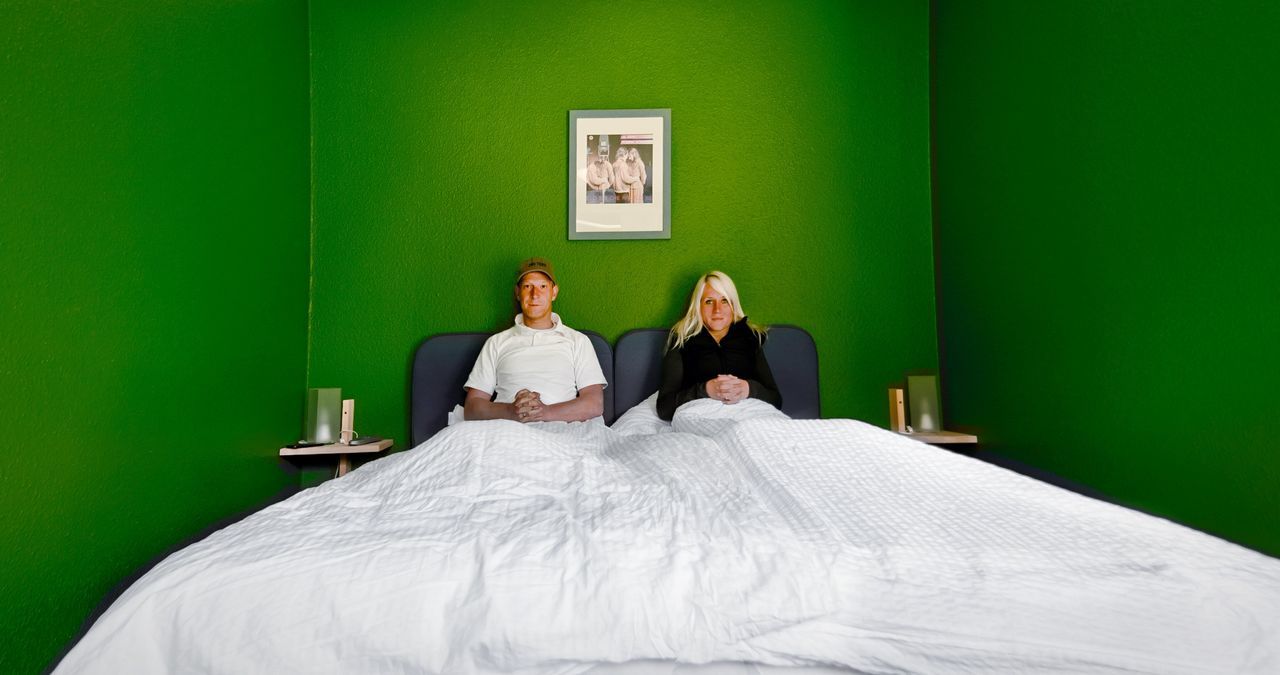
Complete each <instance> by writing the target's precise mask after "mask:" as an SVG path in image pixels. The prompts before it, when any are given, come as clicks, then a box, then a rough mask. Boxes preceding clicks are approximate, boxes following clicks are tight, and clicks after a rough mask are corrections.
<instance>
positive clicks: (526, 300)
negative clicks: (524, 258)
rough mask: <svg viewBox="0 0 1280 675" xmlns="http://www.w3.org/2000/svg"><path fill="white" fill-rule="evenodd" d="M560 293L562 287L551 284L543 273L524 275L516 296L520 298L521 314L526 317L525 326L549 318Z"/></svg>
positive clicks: (517, 286)
mask: <svg viewBox="0 0 1280 675" xmlns="http://www.w3.org/2000/svg"><path fill="white" fill-rule="evenodd" d="M559 292H560V287H559V286H556V285H555V284H553V283H551V279H550V278H549V277H548V276H547V275H545V274H543V273H542V272H530V273H528V274H526V275H524V278H522V279H521V280H520V282H519V283H518V284H516V295H517V296H518V297H519V298H520V313H521V314H523V315H524V322H525V324H526V325H527V324H529V323H530V322H531V321H541V320H543V319H546V318H549V317H550V316H551V303H552V301H554V300H555V299H556V294H557V293H559Z"/></svg>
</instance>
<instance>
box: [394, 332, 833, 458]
mask: <svg viewBox="0 0 1280 675" xmlns="http://www.w3.org/2000/svg"><path fill="white" fill-rule="evenodd" d="M581 332H582V333H584V334H585V335H586V336H587V337H589V338H591V346H592V347H595V350H596V358H598V359H599V360H600V369H601V370H603V371H604V377H605V380H606V381H608V382H609V386H608V387H605V390H604V421H605V423H607V424H612V423H613V421H614V420H615V419H616V418H617V416H618V415H621V414H622V413H624V412H626V411H627V410H630V409H631V408H632V407H633V406H635V405H636V404H637V403H639V402H641V401H643V400H644V399H645V398H647V397H648V396H649V395H650V394H652V393H653V392H655V391H657V390H658V382H659V380H660V379H661V373H662V354H663V351H664V349H665V346H666V339H667V330H666V329H665V328H637V329H635V330H632V331H628V332H627V333H625V334H623V336H622V337H621V338H619V339H618V345H617V348H616V350H615V349H614V348H612V347H610V345H609V342H608V341H607V340H605V339H604V336H602V335H600V334H599V333H597V332H595V331H590V330H584V331H581ZM489 336H490V333H442V334H440V335H433V336H431V337H429V338H427V339H426V340H423V342H422V344H421V345H419V346H418V349H417V352H416V353H415V354H414V357H413V374H412V380H411V382H410V394H409V420H410V431H411V434H412V437H413V445H412V446H411V447H417V445H418V444H420V443H422V442H423V441H425V440H427V439H428V438H430V437H431V436H432V435H433V434H435V433H436V432H437V431H439V430H441V429H443V428H444V427H445V424H446V421H447V417H448V413H449V411H450V410H452V409H453V407H454V406H456V405H458V404H460V403H462V400H463V398H465V397H466V392H464V391H463V388H462V385H463V384H465V383H466V381H467V375H468V374H470V372H471V367H472V365H474V364H475V361H476V357H477V356H478V355H479V354H480V348H481V347H483V346H484V341H485V340H487V339H489ZM764 353H765V358H767V359H768V360H769V367H770V369H772V370H773V377H774V379H775V380H776V381H777V382H778V389H779V391H780V392H781V393H782V411H783V412H785V413H786V414H788V415H790V416H791V417H794V418H797V419H817V418H818V417H821V416H822V407H821V401H820V397H819V392H818V349H817V347H816V346H815V344H814V342H813V336H811V335H809V333H808V331H806V330H804V329H803V328H799V327H796V326H786V325H780V326H773V327H771V328H770V329H769V334H768V339H766V340H765V343H764Z"/></svg>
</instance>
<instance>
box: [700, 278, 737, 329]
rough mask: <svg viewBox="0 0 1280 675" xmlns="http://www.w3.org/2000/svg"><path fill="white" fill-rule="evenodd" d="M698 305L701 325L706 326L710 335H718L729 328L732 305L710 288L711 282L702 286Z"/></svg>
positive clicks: (719, 293) (731, 321) (731, 318)
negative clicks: (700, 300) (700, 299)
mask: <svg viewBox="0 0 1280 675" xmlns="http://www.w3.org/2000/svg"><path fill="white" fill-rule="evenodd" d="M698 307H699V310H700V312H699V313H700V314H701V315H702V325H704V326H706V327H707V331H708V332H710V333H711V334H712V335H715V336H717V337H719V336H720V335H723V334H724V333H725V332H727V331H728V330H729V325H730V324H732V323H733V305H732V304H730V302H729V298H726V297H724V294H722V293H721V292H720V291H717V290H716V289H714V288H712V287H711V284H705V285H704V286H703V287H702V302H701V303H700V304H699V305H698Z"/></svg>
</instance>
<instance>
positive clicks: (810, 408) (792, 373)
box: [612, 325, 822, 419]
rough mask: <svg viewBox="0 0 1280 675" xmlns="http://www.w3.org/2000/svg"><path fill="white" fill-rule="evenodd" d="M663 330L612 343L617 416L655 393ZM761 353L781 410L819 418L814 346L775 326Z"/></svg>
mask: <svg viewBox="0 0 1280 675" xmlns="http://www.w3.org/2000/svg"><path fill="white" fill-rule="evenodd" d="M666 341H667V330H666V329H664V328H638V329H636V330H633V331H629V332H627V333H626V334H624V335H623V336H622V337H621V338H619V339H618V348H617V349H616V350H615V352H614V364H613V365H614V375H615V381H614V384H613V387H612V388H613V390H614V391H613V404H614V409H615V410H617V411H618V414H622V413H624V412H626V411H628V410H630V409H631V408H632V406H634V405H635V404H637V403H639V402H641V401H643V400H644V399H646V398H648V397H649V395H650V394H652V393H653V392H655V391H657V390H658V381H659V380H660V379H661V376H662V354H663V350H664V348H665V346H666ZM764 355H765V358H766V359H768V360H769V369H770V370H772V371H773V379H774V380H776V381H777V383H778V390H779V391H780V392H781V393H782V412H784V413H786V414H788V415H790V416H791V417H794V418H796V419H817V418H819V417H821V416H822V403H821V398H820V395H819V391H818V348H817V346H816V345H815V344H814V342H813V336H811V335H809V332H808V331H806V330H805V329H803V328H799V327H796V326H787V325H778V326H771V327H770V328H769V334H768V338H767V339H766V340H765V342H764Z"/></svg>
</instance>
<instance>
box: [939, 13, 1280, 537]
mask: <svg viewBox="0 0 1280 675" xmlns="http://www.w3.org/2000/svg"><path fill="white" fill-rule="evenodd" d="M1276 26H1280V4H1276V3H1263V2H1230V3H1200V2H1145V3H1138V2H1124V3H1117V2H1111V1H1109V0H1099V1H1095V2H1082V1H1073V2H1059V3H1046V2H1037V3H1026V2H1020V1H1017V0H1009V1H1006V2H972V1H969V0H965V1H964V2H950V1H939V2H936V3H935V4H934V18H933V40H934V63H935V66H934V71H933V72H934V75H933V92H934V100H933V124H934V143H935V146H934V147H935V155H936V160H935V162H936V163H935V173H934V213H935V232H936V234H935V238H936V255H937V260H938V266H937V268H938V287H939V289H940V292H939V296H938V303H939V319H938V321H939V332H940V338H939V340H940V352H941V354H940V358H941V360H942V368H943V377H944V387H945V392H944V395H945V397H946V402H947V410H948V413H949V417H950V419H951V420H953V421H957V422H960V423H962V424H965V425H968V426H970V427H972V428H975V429H976V430H978V431H979V432H980V433H981V434H982V438H983V444H984V446H985V447H986V448H988V449H990V450H992V451H995V452H999V453H1002V454H1006V455H1010V456H1014V457H1016V458H1019V459H1022V460H1024V461H1026V462H1029V463H1032V464H1035V465H1038V466H1041V467H1043V468H1046V469H1049V470H1051V471H1053V472H1056V473H1058V474H1060V475H1063V476H1066V477H1069V478H1072V479H1075V480H1078V481H1080V482H1083V483H1086V484H1089V485H1092V486H1094V487H1096V488H1098V489H1100V490H1102V491H1103V492H1104V493H1108V494H1110V495H1113V496H1115V497H1117V498H1119V499H1120V500H1121V501H1123V502H1126V503H1128V504H1132V505H1136V506H1138V507H1142V508H1145V509H1149V510H1152V511H1154V512H1157V513H1160V514H1163V515H1166V516H1168V517H1170V518H1173V519H1175V520H1178V521H1181V522H1185V523H1187V524H1189V525H1192V526H1195V527H1199V528H1202V529H1205V530H1207V531H1209V532H1212V533H1216V534H1218V535H1220V536H1223V537H1225V538H1227V539H1231V540H1234V541H1238V542H1241V543H1244V544H1246V545H1249V546H1252V547H1255V548H1258V549H1260V550H1262V551H1265V552H1268V553H1271V554H1280V525H1278V524H1280V440H1278V439H1280V436H1277V434H1276V429H1275V422H1276V414H1277V412H1280V394H1278V393H1277V392H1280V388H1277V382H1276V376H1277V374H1280V349H1277V345H1280V310H1278V308H1280V265H1277V262H1276V261H1277V251H1278V250H1280V200H1277V197H1276V195H1277V189H1276V175H1277V172H1276V158H1277V157H1280V125H1278V124H1277V120H1280V88H1277V87H1276V73H1280V50H1277V49H1276V48H1275V41H1274V35H1273V33H1274V32H1275V27H1276Z"/></svg>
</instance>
